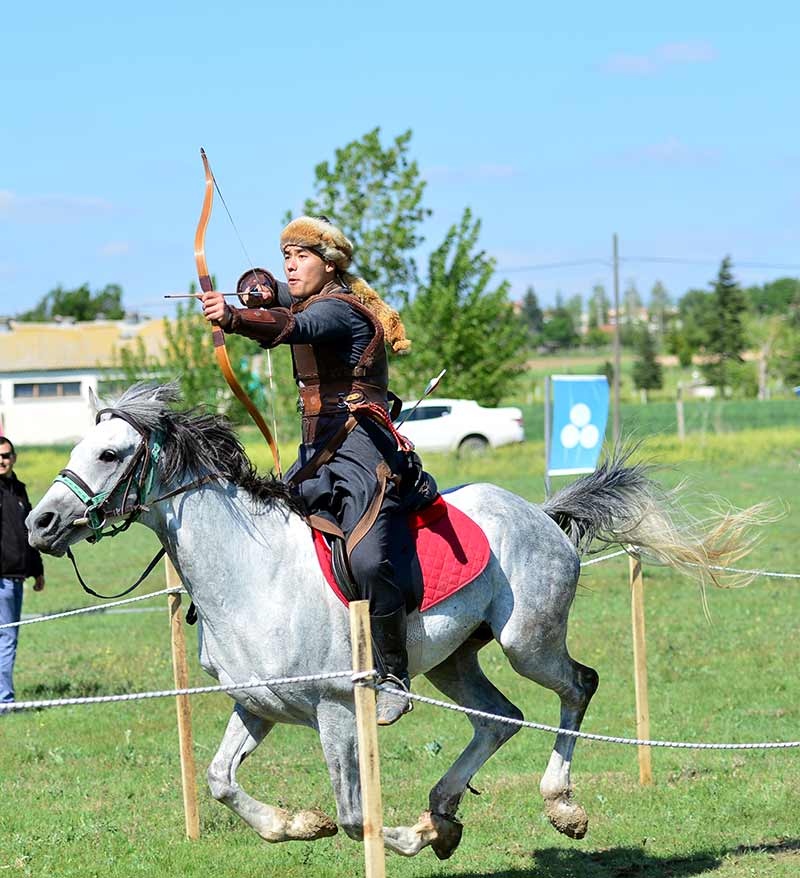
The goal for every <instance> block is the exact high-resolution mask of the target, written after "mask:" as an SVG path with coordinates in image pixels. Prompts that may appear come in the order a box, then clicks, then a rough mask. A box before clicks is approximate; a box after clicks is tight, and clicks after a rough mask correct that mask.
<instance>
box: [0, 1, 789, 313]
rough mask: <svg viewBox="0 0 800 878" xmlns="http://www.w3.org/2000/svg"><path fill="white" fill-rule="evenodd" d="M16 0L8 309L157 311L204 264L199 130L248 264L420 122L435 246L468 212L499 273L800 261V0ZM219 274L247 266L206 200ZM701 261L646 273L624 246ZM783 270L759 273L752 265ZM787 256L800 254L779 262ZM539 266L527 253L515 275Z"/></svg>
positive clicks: (2, 190)
mask: <svg viewBox="0 0 800 878" xmlns="http://www.w3.org/2000/svg"><path fill="white" fill-rule="evenodd" d="M644 7H645V4H641V3H636V4H633V3H616V4H610V5H609V4H606V5H605V6H603V5H601V4H587V3H578V4H571V5H570V6H569V7H565V8H564V10H563V11H558V10H556V8H555V4H547V8H544V4H539V3H531V2H527V3H518V2H506V3H505V4H502V5H494V6H492V5H490V4H469V3H467V4H465V3H464V2H459V3H454V2H450V0H446V2H430V0H429V2H427V3H421V2H417V0H409V2H405V3H403V4H396V3H392V4H388V3H381V2H372V3H363V2H352V3H347V2H339V3H324V2H317V0H314V2H306V3H304V4H302V6H300V5H299V4H288V3H283V4H274V3H270V2H262V3H248V2H237V3H230V4H220V3H217V4H209V5H208V6H207V7H206V8H203V7H202V6H201V4H189V3H185V2H173V3H168V2H162V3H159V4H155V3H152V2H149V0H142V2H140V3H138V4H125V5H121V4H112V3H108V2H105V3H102V4H101V3H95V2H82V3H79V4H71V5H70V4H63V3H59V4H53V3H50V2H44V3H40V4H36V5H34V4H30V5H26V4H13V5H11V6H10V8H8V9H6V10H5V11H4V16H3V28H2V32H3V37H4V40H3V43H4V46H3V52H2V53H1V54H0V83H2V122H0V126H2V127H0V314H13V313H14V312H16V311H18V310H22V309H24V308H27V307H30V306H31V305H32V304H34V303H35V302H36V301H37V300H38V299H39V298H40V297H41V296H43V295H44V294H45V293H46V292H48V290H50V289H51V288H52V287H54V286H56V285H57V284H62V285H64V286H67V287H70V286H76V285H78V284H81V283H83V282H86V281H88V282H89V283H90V285H91V286H92V287H93V288H100V287H102V286H104V285H105V284H107V283H119V284H121V285H122V286H123V289H124V293H125V302H126V304H127V305H128V306H129V307H131V308H139V309H141V310H143V311H145V312H146V313H150V314H159V313H165V312H167V311H168V308H169V307H171V306H168V305H167V304H166V303H164V301H163V300H162V299H161V295H162V294H163V293H164V292H170V291H180V290H184V289H186V287H187V285H188V284H189V282H190V281H192V280H193V279H194V277H195V275H194V259H193V246H192V245H193V236H194V229H195V225H196V222H197V216H198V214H199V210H200V205H201V202H202V195H203V175H202V166H201V163H200V159H199V148H200V146H204V147H205V149H206V151H207V152H208V155H209V158H210V160H211V164H212V167H213V168H214V171H215V173H216V176H217V178H218V180H219V183H220V186H221V187H222V191H223V193H224V195H225V198H226V201H227V203H228V205H229V207H230V209H231V212H232V214H233V216H234V218H235V220H236V224H237V226H238V228H239V231H240V233H241V235H242V238H243V240H244V242H245V244H246V246H247V250H248V251H249V253H250V254H251V256H252V258H253V260H254V261H255V262H256V263H257V264H264V265H266V266H268V267H269V266H272V267H279V259H278V256H279V254H278V249H277V239H278V234H279V231H280V224H281V218H282V216H283V214H284V212H285V210H286V209H292V210H297V209H298V208H299V206H300V204H301V203H302V201H303V199H304V197H306V196H307V195H308V194H309V193H310V189H311V183H312V180H313V168H314V165H315V164H316V163H318V162H319V161H321V160H323V159H326V158H329V157H332V155H333V152H334V150H335V148H336V147H338V146H342V145H344V144H345V143H346V142H348V141H349V140H352V139H354V138H356V137H359V136H361V135H362V134H363V133H364V132H366V131H367V130H369V129H371V128H372V127H374V126H380V127H381V129H382V132H383V135H384V138H385V140H388V139H389V138H391V137H394V136H395V135H396V134H398V133H400V132H401V131H404V130H405V129H406V128H411V129H413V131H414V137H413V140H412V152H413V154H414V156H415V157H416V158H417V160H418V162H419V164H420V167H421V168H422V170H423V174H424V176H425V177H426V179H427V180H428V187H427V190H426V204H427V205H428V206H429V207H430V208H431V209H432V210H433V211H434V214H433V217H432V218H431V219H430V221H428V222H427V224H426V226H425V229H424V231H425V235H426V239H427V240H426V244H425V245H424V246H423V248H422V249H421V252H420V258H421V263H422V264H423V265H424V262H425V256H426V254H427V252H428V250H429V249H430V248H431V247H433V246H435V245H436V244H438V243H439V242H440V241H441V239H442V237H443V235H444V233H445V231H446V229H447V227H448V226H449V225H450V224H451V223H453V222H455V221H457V220H458V218H459V217H460V215H461V212H462V211H463V209H464V207H466V206H470V207H471V208H472V209H473V211H474V212H475V214H476V215H477V216H478V217H480V218H481V219H482V221H483V232H482V238H481V241H482V245H483V246H484V247H485V249H486V250H487V251H488V252H489V253H490V254H492V255H493V256H494V257H495V258H496V259H497V263H498V277H499V278H508V279H509V280H510V281H511V282H512V285H513V287H512V295H514V296H515V297H520V296H521V295H522V294H523V293H524V290H525V288H526V286H527V285H528V284H533V285H534V286H535V288H536V291H537V293H538V295H539V297H540V300H541V301H543V302H544V303H551V302H552V301H553V300H554V297H555V294H556V290H561V292H562V293H563V295H564V296H565V297H569V296H571V295H573V294H574V293H577V292H581V293H587V292H588V291H589V290H590V288H591V286H592V284H593V283H596V282H602V283H605V284H606V286H607V288H608V289H609V290H610V287H611V273H610V269H609V268H608V267H607V265H604V264H601V263H600V262H597V263H592V264H588V265H580V266H572V267H562V268H527V269H525V267H526V266H541V265H543V264H549V263H553V262H565V261H566V262H569V261H583V260H592V259H596V260H608V259H609V257H610V251H611V236H612V233H613V232H617V233H618V234H619V236H620V252H621V255H622V256H623V258H626V259H627V260H629V261H626V262H624V263H623V265H622V266H621V272H620V279H621V283H622V285H623V286H624V284H625V283H626V281H627V280H628V279H629V278H633V279H635V280H636V282H637V285H638V287H639V289H640V291H642V293H643V294H644V296H645V298H647V294H648V292H649V289H650V287H651V286H652V284H653V282H654V281H655V280H656V279H657V278H660V279H661V280H662V281H663V282H664V283H665V284H666V286H667V288H668V289H669V290H670V292H671V293H672V294H673V295H674V296H678V295H681V294H682V293H683V292H684V291H685V290H686V289H687V288H688V287H690V286H702V285H704V284H705V283H707V282H708V280H709V279H710V278H711V277H712V276H713V275H714V274H715V272H716V267H717V264H718V262H719V260H720V259H721V258H722V256H723V255H725V254H726V253H730V254H732V256H733V258H734V266H735V268H736V270H737V274H738V276H739V278H740V279H741V280H742V281H743V282H745V283H751V282H762V281H764V280H767V279H769V278H772V277H778V276H781V275H785V274H792V275H798V276H800V136H799V135H800V130H799V129H800V121H798V120H800V114H799V113H798V73H797V65H796V34H797V31H798V25H800V12H798V7H797V5H796V4H790V3H788V2H787V3H770V2H766V3H761V4H759V6H758V7H757V8H755V7H752V6H749V7H745V6H744V5H741V6H739V7H738V10H737V8H736V5H731V4H728V3H726V4H724V5H723V4H721V3H718V2H712V3H706V4H700V3H696V2H694V3H684V2H673V3H670V4H666V5H661V6H658V7H652V5H651V6H650V8H644ZM207 256H208V262H209V267H210V269H211V271H212V272H214V273H216V275H217V277H218V281H219V286H220V287H221V288H224V289H229V288H230V286H231V284H232V283H233V282H234V280H235V278H236V277H237V276H238V274H239V273H240V272H241V271H242V270H243V269H244V268H245V267H246V264H245V262H246V260H245V257H244V256H243V254H242V251H241V248H240V246H239V243H238V241H237V240H236V236H235V234H234V232H233V230H232V229H231V226H230V224H229V223H228V220H227V218H226V217H225V216H224V212H223V211H222V209H221V207H220V205H217V206H216V209H215V214H214V217H213V218H212V224H211V227H210V229H209V232H208V236H207ZM651 256H657V257H677V258H680V259H684V260H689V261H692V260H693V261H696V262H697V263H699V264H689V265H685V264H677V263H674V264H655V263H647V262H638V261H635V258H636V257H651ZM753 262H760V263H769V264H771V265H777V266H780V265H785V266H790V267H788V268H785V269H781V268H762V267H749V266H747V265H746V263H753ZM791 266H794V267H791ZM520 269H525V270H520Z"/></svg>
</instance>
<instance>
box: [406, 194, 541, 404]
mask: <svg viewBox="0 0 800 878" xmlns="http://www.w3.org/2000/svg"><path fill="white" fill-rule="evenodd" d="M480 227H481V224H480V220H476V219H473V216H472V212H471V211H470V210H469V208H467V209H466V210H465V211H464V213H463V215H462V217H461V220H460V222H459V223H457V224H455V225H453V226H451V227H450V229H449V230H448V232H447V234H446V236H445V239H444V241H443V242H442V244H440V245H439V247H437V248H436V250H434V251H433V253H431V255H430V259H429V263H428V277H427V280H426V281H425V283H423V284H422V286H421V287H420V289H419V291H418V293H417V295H416V296H415V297H414V299H413V300H412V301H411V303H410V304H409V305H408V306H407V308H406V309H405V310H404V312H403V320H404V321H405V324H406V329H407V331H408V336H409V338H410V339H411V340H412V343H413V347H412V349H411V353H410V355H409V356H407V357H397V358H395V359H394V360H393V362H392V373H393V376H394V380H393V382H392V384H393V387H395V389H396V392H398V393H400V394H401V395H402V396H403V397H404V398H407V399H408V398H411V397H415V396H418V395H419V394H420V392H421V391H422V390H423V388H424V385H425V383H426V382H427V380H428V378H430V377H433V376H434V375H437V374H438V373H439V372H440V371H441V370H442V369H443V368H447V375H446V377H445V379H444V382H443V384H442V391H443V392H445V393H446V394H447V395H448V396H454V397H459V396H463V397H466V398H468V399H476V400H478V402H480V403H484V404H486V405H497V403H498V402H500V400H501V399H502V397H503V396H504V395H505V394H506V393H507V391H508V388H509V385H510V383H511V382H512V380H513V378H514V376H515V375H517V374H518V373H519V372H520V370H521V368H522V364H523V361H524V358H525V349H526V344H525V342H526V328H525V326H524V324H523V322H522V321H520V320H519V319H518V318H517V316H516V315H515V314H514V310H513V308H512V306H511V303H510V301H509V299H508V292H509V285H508V283H507V282H505V281H504V282H503V283H501V284H500V285H499V286H496V287H493V285H492V276H493V274H494V267H495V262H494V260H493V259H491V258H490V257H489V256H487V255H486V253H485V252H484V251H483V250H479V249H477V248H478V237H479V235H480Z"/></svg>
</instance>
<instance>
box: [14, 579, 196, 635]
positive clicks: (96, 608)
mask: <svg viewBox="0 0 800 878" xmlns="http://www.w3.org/2000/svg"><path fill="white" fill-rule="evenodd" d="M165 594H188V592H187V591H186V589H185V588H162V589H161V591H150V592H148V593H147V594H140V595H138V596H137V597H135V598H125V599H124V600H121V601H110V602H109V603H106V604H93V605H92V606H91V607H78V609H77V610H64V612H63V613H50V614H49V615H46V616H45V615H42V616H34V617H33V618H32V619H21V620H20V621H19V622H7V623H6V624H5V625H0V631H2V630H3V628H19V627H20V626H21V625H33V624H34V623H35V622H52V621H53V620H54V619H66V618H68V617H69V616H82V615H84V614H85V613H102V612H104V611H105V610H110V609H111V608H112V607H121V606H123V605H124V604H135V603H138V602H139V601H146V600H148V599H149V598H157V597H160V596H161V595H165Z"/></svg>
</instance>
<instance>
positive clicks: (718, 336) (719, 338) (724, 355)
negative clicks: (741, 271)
mask: <svg viewBox="0 0 800 878" xmlns="http://www.w3.org/2000/svg"><path fill="white" fill-rule="evenodd" d="M713 288H714V290H713V308H712V309H711V313H710V319H709V323H708V328H707V332H708V342H707V344H706V350H707V351H708V354H709V361H708V362H707V363H706V364H705V365H704V366H703V373H704V375H705V376H706V380H707V381H708V382H709V383H710V384H713V385H714V386H715V387H717V388H718V389H719V392H720V396H721V395H723V393H724V391H725V388H726V387H727V386H728V385H729V384H730V382H731V376H732V373H733V370H734V369H735V367H736V365H738V364H739V363H741V362H743V361H742V352H743V351H744V349H745V347H746V346H747V339H746V336H745V330H744V320H743V318H744V315H745V312H746V311H747V301H746V299H745V296H744V293H743V292H742V290H741V288H740V287H739V284H738V282H737V280H736V278H735V277H734V276H733V271H732V268H731V258H730V256H726V257H725V258H724V259H723V260H722V264H721V265H720V267H719V274H718V275H717V279H716V281H715V282H714V284H713Z"/></svg>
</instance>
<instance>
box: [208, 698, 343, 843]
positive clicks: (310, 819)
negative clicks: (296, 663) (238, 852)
mask: <svg viewBox="0 0 800 878" xmlns="http://www.w3.org/2000/svg"><path fill="white" fill-rule="evenodd" d="M274 725H275V724H274V723H273V722H269V721H268V720H264V719H260V718H259V717H257V716H254V715H253V714H252V713H250V712H249V711H247V710H245V709H244V708H243V707H242V706H241V705H240V704H237V705H236V707H235V708H234V710H233V714H232V715H231V718H230V720H229V722H228V727H227V729H226V730H225V735H224V736H223V738H222V742H221V743H220V745H219V749H218V750H217V753H216V755H215V756H214V759H213V760H212V761H211V765H210V766H209V767H208V786H209V788H210V790H211V795H212V796H213V797H214V798H215V799H217V801H219V802H222V803H223V804H224V805H227V806H228V807H229V808H230V809H231V811H233V812H234V813H235V814H238V815H239V817H241V818H242V820H244V822H245V823H247V824H248V826H251V827H252V828H253V829H255V831H256V832H257V833H258V834H259V835H260V836H261V838H263V839H264V840H265V841H269V842H278V841H295V840H297V841H311V840H313V839H315V838H325V837H326V836H330V835H335V834H336V832H337V827H336V824H335V823H334V822H333V821H332V820H331V819H330V817H328V816H327V815H325V814H323V813H321V812H320V811H299V812H298V813H297V814H290V813H289V812H288V811H286V810H284V809H283V808H275V807H273V806H272V805H266V804H264V803H263V802H259V801H258V800H257V799H254V798H253V797H252V796H249V795H248V794H247V793H246V792H244V790H243V789H242V788H241V787H240V786H239V784H238V783H237V781H236V771H237V769H238V768H239V766H240V765H241V764H242V762H243V761H244V760H245V759H246V758H247V757H248V756H249V755H250V754H251V753H252V752H253V751H254V750H255V749H256V747H258V745H259V744H260V743H261V741H263V740H264V738H265V737H266V736H267V735H268V734H269V733H270V731H272V728H273V727H274Z"/></svg>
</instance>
